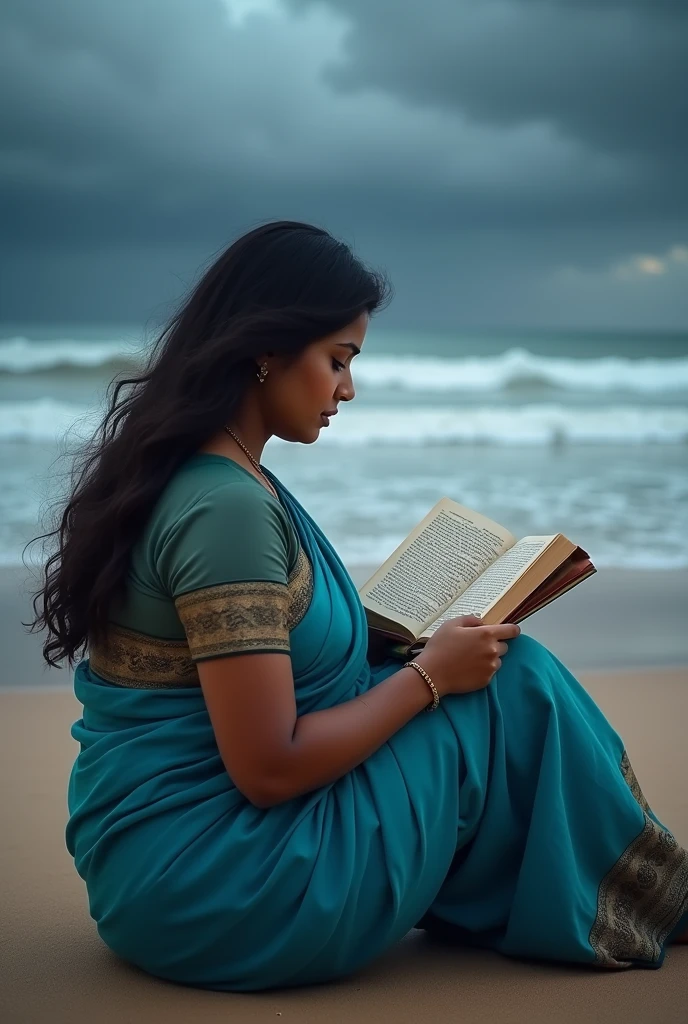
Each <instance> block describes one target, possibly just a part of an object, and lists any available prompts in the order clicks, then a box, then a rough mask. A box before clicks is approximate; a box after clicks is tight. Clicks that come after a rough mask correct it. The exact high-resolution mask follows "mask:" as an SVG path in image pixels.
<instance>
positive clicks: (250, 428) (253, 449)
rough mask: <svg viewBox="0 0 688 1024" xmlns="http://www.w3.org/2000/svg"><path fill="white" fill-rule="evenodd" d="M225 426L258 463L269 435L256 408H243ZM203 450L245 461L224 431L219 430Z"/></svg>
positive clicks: (237, 446)
mask: <svg viewBox="0 0 688 1024" xmlns="http://www.w3.org/2000/svg"><path fill="white" fill-rule="evenodd" d="M227 426H228V427H230V428H231V430H233V431H234V433H235V434H236V436H237V437H238V438H239V440H240V441H242V442H243V444H245V445H246V447H247V448H248V450H249V451H250V453H251V455H252V456H253V458H254V459H255V460H256V462H260V461H261V459H262V457H263V449H264V448H265V445H266V443H267V441H268V439H269V438H270V436H271V435H270V432H269V430H268V429H267V427H266V426H265V424H264V422H263V418H262V416H261V414H260V410H259V409H258V408H257V406H253V407H250V406H248V407H247V406H244V407H243V408H242V409H240V410H239V412H238V413H236V414H235V415H234V416H232V418H231V420H228V421H227ZM205 450H206V451H213V452H215V453H216V454H217V455H228V456H230V457H231V458H235V457H237V456H238V457H239V458H241V459H247V456H246V454H245V453H244V452H243V451H242V449H241V447H240V446H239V445H238V444H237V443H236V441H235V440H234V438H233V437H231V436H230V435H229V434H228V433H227V431H226V430H220V431H218V433H217V434H216V435H215V437H212V438H210V440H209V442H208V444H207V445H206V446H205Z"/></svg>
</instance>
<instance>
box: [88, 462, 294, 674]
mask: <svg viewBox="0 0 688 1024" xmlns="http://www.w3.org/2000/svg"><path fill="white" fill-rule="evenodd" d="M312 591H313V572H312V568H311V565H310V562H309V561H308V558H307V556H306V554H305V552H304V551H303V549H302V548H301V546H300V544H299V540H298V537H297V534H296V532H295V530H294V527H293V525H292V522H291V519H290V518H289V515H288V513H287V511H286V509H285V508H284V506H283V505H282V503H281V502H280V501H279V500H278V499H277V498H275V497H274V496H273V495H272V494H271V493H270V492H269V491H268V490H267V488H266V487H264V486H263V485H262V484H261V483H260V482H259V481H258V480H256V478H255V477H254V476H253V475H252V474H251V473H249V472H248V471H247V470H246V469H244V468H243V467H242V466H240V465H238V463H236V462H233V461H232V460H231V459H227V458H224V457H222V456H220V455H207V454H199V455H195V456H193V457H192V458H191V459H189V460H188V461H187V462H186V463H185V464H184V465H183V466H182V467H181V468H180V469H179V470H178V472H177V473H176V474H175V476H174V477H173V478H172V480H171V481H170V483H169V484H168V485H167V487H166V488H165V490H164V492H163V494H162V495H161V497H160V499H159V500H158V502H157V504H156V506H155V508H154V510H153V513H152V514H151V516H150V518H149V520H148V523H147V524H146V527H145V529H144V531H143V534H142V536H141V538H140V539H139V541H138V543H137V544H136V545H135V547H134V550H133V552H132V560H131V566H130V570H129V576H128V580H127V586H126V592H125V593H124V595H123V597H122V598H121V599H120V600H119V601H117V602H116V603H115V605H114V606H113V608H112V611H111V615H110V627H109V629H108V633H107V636H106V637H104V638H103V640H102V641H101V642H99V643H95V644H93V645H90V646H89V663H90V667H91V669H92V670H93V671H94V672H95V673H97V674H98V675H99V676H101V677H102V678H103V679H105V680H107V681H108V682H111V683H116V684H119V685H122V686H135V687H147V688H150V687H174V686H193V685H198V672H197V670H196V666H195V663H196V662H199V661H203V660H205V659H208V658H221V657H226V656H228V655H232V654H245V653H247V652H282V653H285V654H288V653H289V650H290V646H289V633H290V631H291V630H292V629H294V627H295V626H296V625H297V624H298V623H299V622H300V621H301V619H302V618H303V616H304V615H305V613H306V611H307V609H308V606H309V604H310V601H311V597H312Z"/></svg>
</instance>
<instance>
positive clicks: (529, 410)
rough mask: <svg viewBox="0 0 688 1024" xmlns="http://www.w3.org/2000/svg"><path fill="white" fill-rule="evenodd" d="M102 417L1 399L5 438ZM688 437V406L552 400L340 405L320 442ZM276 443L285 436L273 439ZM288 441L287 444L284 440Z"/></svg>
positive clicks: (59, 433)
mask: <svg viewBox="0 0 688 1024" xmlns="http://www.w3.org/2000/svg"><path fill="white" fill-rule="evenodd" d="M97 422H98V414H97V413H96V412H95V411H94V410H93V409H89V408H88V407H86V406H78V405H73V404H70V403H66V402H57V401H55V400H53V399H50V398H40V399H35V400H33V401H28V402H2V403H0V441H13V442H28V443H34V444H36V443H46V442H51V441H55V440H58V439H60V438H62V437H63V436H64V435H65V433H67V432H69V433H70V434H71V433H75V434H77V435H78V436H83V435H84V434H86V435H87V434H88V433H89V432H90V431H92V430H93V429H94V428H95V426H96V425H97ZM686 442H688V410H685V409H681V408H674V409H671V408H667V409H665V408H654V407H637V408H636V407H634V406H616V407H611V408H603V409H596V408H593V409H591V408H587V407H582V408H576V407H572V406H564V405H556V404H547V405H525V406H520V407H516V408H504V407H489V406H478V407H474V408H467V409H456V408H451V407H448V408H435V409H431V408H427V407H417V408H413V407H412V408H407V407H404V408H390V409H368V408H366V407H365V406H363V407H359V408H358V409H355V408H351V409H345V410H343V414H342V415H341V416H340V417H339V418H338V419H337V420H333V421H332V424H331V426H330V427H329V428H328V429H326V430H323V431H321V434H320V441H319V443H322V444H327V445H332V446H335V447H348V446H354V445H355V446H362V445H370V444H376V445H404V446H407V445H413V446H416V447H418V446H421V447H422V446H424V445H437V444H455V445H465V444H482V445H485V444H489V445H495V446H519V445H528V446H530V445H553V444H571V445H576V444H620V445H640V444H681V443H686ZM271 443H275V444H280V441H279V440H277V439H275V441H274V442H271ZM282 443H286V442H282Z"/></svg>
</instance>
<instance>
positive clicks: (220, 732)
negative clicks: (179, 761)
mask: <svg viewBox="0 0 688 1024" xmlns="http://www.w3.org/2000/svg"><path fill="white" fill-rule="evenodd" d="M198 674H199V676H200V680H201V686H202V687H203V695H204V697H205V702H206V705H207V707H208V714H209V715H210V721H211V722H212V725H213V730H214V732H215V737H216V739H217V745H218V749H219V751H220V756H221V757H222V760H223V762H224V765H225V768H226V769H227V772H228V774H229V776H230V778H231V779H232V780H233V782H234V784H235V785H236V786H237V788H238V789H240V790H241V792H242V793H243V794H244V796H245V797H247V798H248V799H249V800H250V801H251V802H252V803H254V804H255V805H256V806H258V807H267V806H269V805H270V804H271V803H272V794H273V793H274V791H275V789H276V785H275V783H276V782H277V781H278V779H279V775H280V765H281V763H282V761H283V758H284V754H285V752H286V750H287V747H288V745H289V744H290V743H291V740H292V736H293V733H294V727H295V725H296V700H295V697H294V681H293V677H292V671H291V659H290V658H289V656H288V655H287V654H240V655H235V656H234V657H230V658H217V659H213V660H208V661H202V662H200V663H199V665H198Z"/></svg>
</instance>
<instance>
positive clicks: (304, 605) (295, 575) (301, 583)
mask: <svg viewBox="0 0 688 1024" xmlns="http://www.w3.org/2000/svg"><path fill="white" fill-rule="evenodd" d="M287 589H288V590H289V613H288V616H287V629H289V630H292V629H294V627H295V626H298V624H299V622H301V619H302V618H303V617H304V615H305V614H306V612H307V611H308V609H309V608H310V604H311V601H312V599H313V567H312V566H311V563H310V562H309V560H308V557H307V555H306V552H305V551H304V550H303V548H299V553H298V555H297V557H296V563H295V565H294V568H293V569H292V571H291V572H290V573H289V580H288V583H287Z"/></svg>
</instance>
